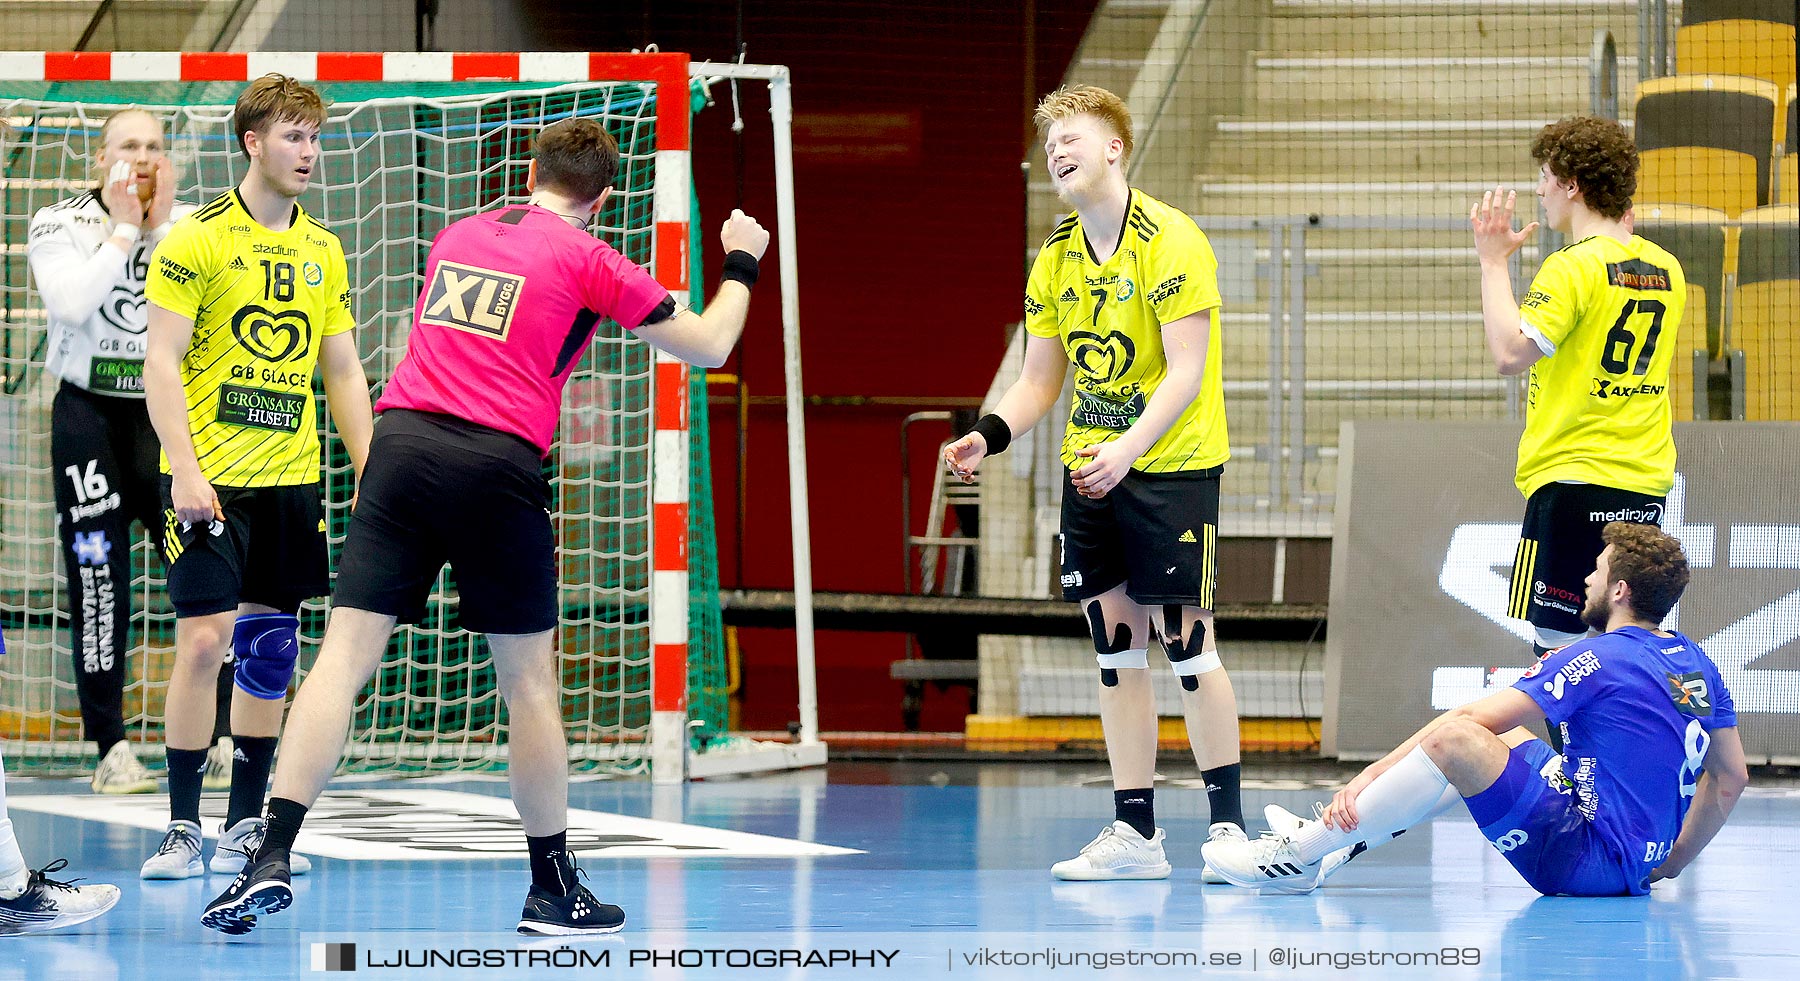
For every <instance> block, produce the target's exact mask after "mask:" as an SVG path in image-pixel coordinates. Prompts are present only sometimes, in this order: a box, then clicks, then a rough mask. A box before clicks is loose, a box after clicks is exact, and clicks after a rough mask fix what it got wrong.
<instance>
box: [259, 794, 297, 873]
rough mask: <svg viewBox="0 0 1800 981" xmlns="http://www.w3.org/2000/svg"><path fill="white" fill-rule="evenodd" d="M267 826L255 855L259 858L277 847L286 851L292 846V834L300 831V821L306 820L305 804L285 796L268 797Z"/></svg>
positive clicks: (294, 834)
mask: <svg viewBox="0 0 1800 981" xmlns="http://www.w3.org/2000/svg"><path fill="white" fill-rule="evenodd" d="M268 820H269V826H268V828H267V829H266V830H265V831H264V833H263V843H262V847H261V848H259V849H257V852H256V855H257V857H258V858H261V857H262V856H264V855H268V854H271V853H273V852H275V851H276V850H277V849H279V850H280V851H283V852H286V851H288V850H289V849H291V848H293V847H294V836H296V835H298V834H299V833H300V822H302V821H304V820H306V805H305V804H302V803H300V802H299V801H292V800H288V799H287V798H286V797H271V798H269V812H268Z"/></svg>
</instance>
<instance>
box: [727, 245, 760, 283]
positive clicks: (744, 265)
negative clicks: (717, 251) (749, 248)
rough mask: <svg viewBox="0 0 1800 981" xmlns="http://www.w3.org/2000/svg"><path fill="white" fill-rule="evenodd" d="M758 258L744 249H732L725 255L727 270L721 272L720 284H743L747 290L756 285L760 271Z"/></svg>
mask: <svg viewBox="0 0 1800 981" xmlns="http://www.w3.org/2000/svg"><path fill="white" fill-rule="evenodd" d="M758 268H759V267H758V265H757V262H756V257H755V256H753V255H751V254H750V253H748V252H745V251H744V250H743V249H732V250H731V251H730V252H728V253H726V254H725V268H723V269H721V270H719V282H720V283H726V282H738V283H743V284H744V288H745V289H750V288H752V287H754V286H755V285H756V274H757V270H758Z"/></svg>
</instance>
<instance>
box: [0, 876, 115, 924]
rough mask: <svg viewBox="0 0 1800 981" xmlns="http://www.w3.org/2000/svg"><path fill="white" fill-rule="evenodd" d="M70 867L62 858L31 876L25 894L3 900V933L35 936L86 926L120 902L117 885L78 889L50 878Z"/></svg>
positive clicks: (0, 905)
mask: <svg viewBox="0 0 1800 981" xmlns="http://www.w3.org/2000/svg"><path fill="white" fill-rule="evenodd" d="M68 864H69V863H68V861H67V860H66V859H61V858H59V859H57V860H56V861H54V862H51V863H50V864H49V865H46V866H44V867H43V868H41V869H38V870H36V871H34V872H32V873H31V875H30V877H29V878H28V879H26V884H25V891H24V892H23V893H21V894H20V895H18V896H16V897H14V898H12V899H0V934H6V933H36V932H38V931H40V930H55V929H59V928H61V927H66V926H74V925H75V924H77V923H86V922H87V921H89V920H91V919H93V918H94V917H96V916H99V915H100V914H102V913H104V912H106V911H107V910H109V909H112V908H113V904H114V903H117V902H118V901H119V887H118V886H103V885H88V886H78V885H76V884H74V883H73V882H58V881H56V880H55V879H52V878H50V873H52V872H56V871H59V870H61V869H63V868H64V867H66V866H67V865H68Z"/></svg>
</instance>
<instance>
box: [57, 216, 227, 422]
mask: <svg viewBox="0 0 1800 981" xmlns="http://www.w3.org/2000/svg"><path fill="white" fill-rule="evenodd" d="M193 210H194V209H193V206H191V205H185V204H177V205H175V207H174V209H173V215H172V216H171V221H173V220H175V219H179V218H181V217H182V216H184V215H186V214H188V213H189V212H192V211H193ZM113 224H114V223H113V219H112V216H110V215H108V214H107V213H106V206H105V205H103V204H101V203H100V196H99V194H98V193H97V192H95V191H85V192H83V193H81V194H79V195H77V196H76V197H72V198H69V199H68V200H66V201H59V202H57V203H56V204H53V205H50V206H48V207H45V208H40V209H39V210H38V213H37V214H36V215H33V216H32V219H31V235H30V238H29V240H28V244H27V245H26V257H27V260H28V261H29V263H30V265H31V275H32V278H33V279H35V280H36V281H37V291H38V296H39V297H40V298H41V299H42V301H43V304H44V311H45V312H46V313H47V314H48V315H49V318H50V342H49V349H48V352H47V354H46V356H45V358H44V370H45V371H47V372H49V373H50V374H52V375H55V376H57V377H58V378H61V379H63V380H64V381H67V382H69V383H70V384H72V385H77V386H79V387H81V388H84V389H87V390H88V391H90V392H95V393H98V394H101V395H117V396H123V397H126V398H139V399H141V398H143V397H144V349H145V327H146V320H145V317H144V274H145V273H146V272H148V271H149V268H150V253H151V252H152V251H154V250H155V249H156V243H157V242H158V241H159V240H160V239H161V237H162V236H161V235H160V234H158V233H156V232H155V231H154V230H152V229H148V228H146V229H144V230H143V231H142V233H141V234H140V235H139V236H138V240H137V243H136V244H135V245H133V246H132V247H131V250H130V252H129V254H127V253H126V252H121V251H120V250H119V248H118V246H116V245H112V244H110V243H109V242H108V241H107V240H108V239H109V238H111V237H112V232H113ZM163 232H164V233H166V232H167V228H164V229H163Z"/></svg>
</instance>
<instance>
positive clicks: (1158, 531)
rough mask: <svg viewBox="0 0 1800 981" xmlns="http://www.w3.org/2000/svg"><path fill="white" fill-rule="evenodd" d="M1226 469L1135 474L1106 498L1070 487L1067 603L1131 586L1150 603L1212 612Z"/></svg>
mask: <svg viewBox="0 0 1800 981" xmlns="http://www.w3.org/2000/svg"><path fill="white" fill-rule="evenodd" d="M1224 472H1225V468H1224V467H1223V466H1218V467H1209V468H1207V469H1205V470H1185V471H1180V472H1176V473H1139V472H1138V471H1136V470H1133V471H1131V472H1130V473H1128V474H1126V475H1125V479H1124V480H1122V481H1120V482H1119V486H1117V487H1114V488H1113V489H1112V490H1110V491H1108V492H1107V494H1106V496H1105V497H1102V498H1100V499H1099V500H1094V499H1092V498H1087V497H1083V496H1081V495H1080V494H1078V493H1076V491H1075V488H1074V486H1073V485H1070V484H1066V483H1065V484H1064V485H1063V498H1062V592H1063V599H1066V600H1074V601H1080V600H1085V599H1091V598H1093V597H1095V596H1099V595H1100V594H1101V593H1104V592H1106V591H1107V590H1109V589H1112V588H1113V587H1115V586H1117V585H1119V584H1120V583H1124V584H1125V595H1127V596H1129V597H1130V598H1131V600H1132V602H1135V603H1138V604H1140V605H1143V606H1163V605H1166V604H1173V603H1179V604H1181V605H1182V606H1198V607H1200V608H1201V609H1206V610H1210V609H1212V606H1213V585H1214V582H1215V579H1216V572H1217V564H1218V556H1217V553H1218V544H1219V475H1220V474H1222V473H1224ZM1065 476H1066V471H1065Z"/></svg>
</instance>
